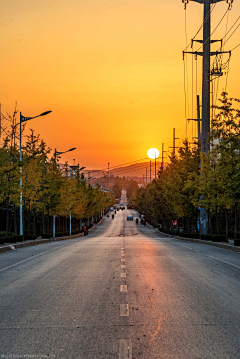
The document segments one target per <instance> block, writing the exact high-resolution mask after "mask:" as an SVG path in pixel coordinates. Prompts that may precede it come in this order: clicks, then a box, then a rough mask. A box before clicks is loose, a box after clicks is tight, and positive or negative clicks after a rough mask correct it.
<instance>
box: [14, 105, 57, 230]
mask: <svg viewBox="0 0 240 359" xmlns="http://www.w3.org/2000/svg"><path fill="white" fill-rule="evenodd" d="M51 112H52V111H46V112H43V113H41V114H40V115H38V116H34V117H24V116H23V115H22V113H21V112H20V122H19V123H18V125H20V146H19V147H20V162H21V161H22V123H23V122H27V121H29V120H32V119H33V118H37V117H41V116H45V115H48V114H49V113H51ZM21 174H22V167H20V190H21V193H20V235H23V216H22V176H21Z"/></svg>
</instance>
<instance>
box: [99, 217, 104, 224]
mask: <svg viewBox="0 0 240 359" xmlns="http://www.w3.org/2000/svg"><path fill="white" fill-rule="evenodd" d="M104 218H105V217H103V218H101V219H100V221H99V222H98V223H97V225H99V224H100V223H101V222H102V221H103V220H104Z"/></svg>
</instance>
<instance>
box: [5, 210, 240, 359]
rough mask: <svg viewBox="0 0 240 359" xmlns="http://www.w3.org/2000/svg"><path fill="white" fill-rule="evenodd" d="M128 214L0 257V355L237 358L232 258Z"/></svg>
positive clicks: (237, 290) (237, 299) (238, 317)
mask: <svg viewBox="0 0 240 359" xmlns="http://www.w3.org/2000/svg"><path fill="white" fill-rule="evenodd" d="M130 213H131V214H133V215H134V217H136V216H137V213H136V212H134V211H132V210H131V211H130V210H125V211H119V212H117V215H116V216H115V218H114V220H112V219H111V216H110V217H109V218H105V219H104V220H103V221H102V222H101V224H100V225H99V226H97V228H96V229H94V230H93V231H91V232H90V234H89V235H88V236H86V237H80V238H77V239H71V240H68V241H62V242H55V243H48V244H43V245H37V246H33V247H26V248H21V249H18V250H16V251H11V252H7V253H2V254H0V358H20V357H22V358H23V357H24V355H25V358H26V357H28V358H31V357H32V358H44V357H46V358H67V359H77V358H81V359H107V358H111V359H113V358H116V359H129V358H135V359H136V358H144V359H152V358H174V359H175V358H176V359H178V358H179V359H188V358H189V359H203V358H206V359H209V358H216V359H221V358H236V359H239V358H240V280H239V279H240V254H239V253H235V252H231V251H230V252H228V251H226V250H223V249H220V248H216V247H210V246H205V245H202V244H198V243H189V242H186V243H185V242H184V241H178V240H175V239H172V238H164V237H163V236H160V235H159V234H157V233H156V232H155V231H154V230H153V229H152V228H150V227H148V226H146V227H145V228H144V227H143V226H142V225H141V224H139V225H136V223H135V221H134V222H130V221H128V222H127V221H126V216H127V214H130ZM11 355H12V356H11ZM14 355H15V356H14Z"/></svg>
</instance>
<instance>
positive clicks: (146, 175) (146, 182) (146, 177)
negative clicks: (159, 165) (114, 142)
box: [146, 167, 148, 186]
mask: <svg viewBox="0 0 240 359" xmlns="http://www.w3.org/2000/svg"><path fill="white" fill-rule="evenodd" d="M147 178H148V176H147V167H146V186H147V183H148V182H147V181H148V179H147Z"/></svg>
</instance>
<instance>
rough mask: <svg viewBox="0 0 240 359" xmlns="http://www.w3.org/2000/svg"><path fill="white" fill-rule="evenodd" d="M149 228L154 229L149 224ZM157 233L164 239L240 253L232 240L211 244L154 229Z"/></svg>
mask: <svg viewBox="0 0 240 359" xmlns="http://www.w3.org/2000/svg"><path fill="white" fill-rule="evenodd" d="M147 224H148V226H149V227H151V228H154V227H153V226H152V225H151V224H149V223H147ZM154 230H155V232H156V233H159V234H161V235H162V236H164V237H169V238H174V239H177V240H180V241H188V242H195V243H200V244H206V245H208V246H213V247H219V248H223V249H227V250H229V251H234V252H240V247H236V246H234V245H233V240H231V239H230V241H231V242H230V243H226V242H211V241H204V240H202V239H194V238H186V237H179V236H174V235H170V234H166V233H163V232H160V231H159V230H158V229H157V228H154Z"/></svg>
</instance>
